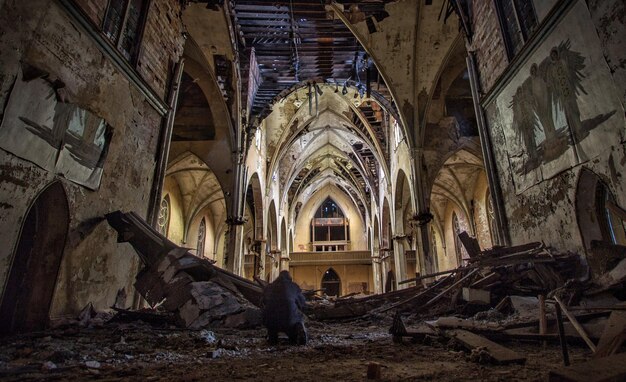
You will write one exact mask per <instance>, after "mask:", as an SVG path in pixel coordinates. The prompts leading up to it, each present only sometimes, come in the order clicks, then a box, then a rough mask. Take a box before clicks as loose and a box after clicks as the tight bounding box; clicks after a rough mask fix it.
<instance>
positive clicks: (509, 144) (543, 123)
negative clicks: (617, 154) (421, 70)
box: [486, 2, 624, 193]
mask: <svg viewBox="0 0 626 382" xmlns="http://www.w3.org/2000/svg"><path fill="white" fill-rule="evenodd" d="M585 13H587V14H586V15H585ZM618 100H619V97H618V96H617V93H616V89H615V88H614V86H613V85H612V82H611V77H610V74H609V71H608V67H607V64H606V61H605V60H604V58H603V57H602V53H601V51H600V46H599V44H598V43H597V36H596V33H595V30H594V29H593V25H591V24H590V22H589V15H588V11H587V8H586V7H585V6H584V5H583V4H581V3H580V2H578V3H577V4H576V5H574V6H573V7H572V8H571V9H570V10H569V11H568V13H567V14H566V15H565V16H564V18H563V19H562V20H561V21H560V22H559V24H558V26H556V27H555V31H554V32H553V33H551V34H549V37H548V38H546V39H545V40H544V41H543V42H541V43H539V45H538V47H537V48H536V49H535V50H534V51H533V52H531V53H530V54H529V56H528V58H527V59H526V60H525V62H524V63H523V64H522V65H520V67H519V68H518V70H517V73H515V74H514V76H513V79H512V80H511V81H510V83H509V84H508V85H507V86H505V87H504V88H503V89H502V90H501V92H500V93H499V94H498V95H496V96H495V98H494V99H493V100H492V101H491V102H490V103H489V104H488V105H486V111H487V119H488V122H489V125H490V127H491V128H492V129H501V130H502V133H503V135H504V137H505V141H506V152H507V155H508V159H509V164H510V169H511V172H512V175H513V176H512V178H513V181H514V183H515V190H516V192H517V193H521V192H523V191H524V190H525V189H527V188H529V187H531V186H533V185H535V184H537V183H539V182H541V181H543V180H545V179H550V178H552V177H554V176H555V175H557V174H558V173H560V172H562V171H565V170H567V169H569V168H571V167H573V166H576V165H579V164H581V163H584V162H587V161H589V160H591V159H593V158H594V157H596V156H598V155H599V154H601V153H602V151H603V150H605V149H606V148H607V147H608V146H609V145H610V144H611V143H617V142H619V141H620V139H621V136H622V131H623V130H624V119H623V107H622V105H621V104H620V103H619V101H618Z"/></svg>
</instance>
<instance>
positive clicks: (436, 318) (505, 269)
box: [107, 212, 626, 380]
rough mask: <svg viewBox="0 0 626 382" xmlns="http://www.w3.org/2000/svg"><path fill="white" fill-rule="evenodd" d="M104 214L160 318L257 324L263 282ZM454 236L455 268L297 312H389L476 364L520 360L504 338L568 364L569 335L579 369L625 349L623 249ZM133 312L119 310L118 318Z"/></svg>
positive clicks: (407, 331) (409, 330)
mask: <svg viewBox="0 0 626 382" xmlns="http://www.w3.org/2000/svg"><path fill="white" fill-rule="evenodd" d="M107 219H108V221H109V224H111V226H113V227H114V228H115V229H116V230H117V231H118V233H119V241H121V242H129V243H130V244H131V245H132V246H133V247H134V248H135V250H136V251H137V253H138V255H139V257H140V258H141V259H142V261H143V262H144V264H145V267H144V269H143V270H142V271H141V272H140V273H139V274H138V276H137V282H136V284H135V287H136V289H137V291H139V293H140V294H141V295H142V296H143V297H144V298H145V300H146V301H147V302H148V303H149V304H150V305H151V306H152V307H156V308H158V309H159V310H160V311H161V312H163V313H159V314H158V315H160V317H164V316H163V314H168V315H169V316H170V317H172V319H173V321H172V322H174V323H176V324H177V325H178V326H180V327H186V328H191V329H200V328H211V327H230V328H246V327H258V326H259V325H260V322H261V320H260V312H259V308H258V307H259V305H260V301H261V296H262V291H263V286H264V284H265V283H264V282H262V281H261V280H257V282H256V283H254V282H251V281H249V280H246V279H243V278H241V277H239V276H236V275H234V274H232V273H229V272H226V271H224V270H222V269H220V268H218V267H215V266H214V265H213V264H212V263H211V262H209V261H208V260H206V259H201V258H198V257H196V256H194V255H193V254H191V253H189V252H188V251H187V250H186V249H184V248H180V247H178V246H176V245H175V244H173V243H171V242H170V241H168V240H167V239H166V238H165V237H163V236H161V235H160V234H158V233H157V232H156V231H154V230H153V229H152V228H151V227H149V226H148V225H147V224H146V223H145V222H144V221H143V220H142V219H140V218H139V217H138V216H137V215H136V214H134V213H127V214H123V213H121V212H115V213H112V214H109V215H108V216H107ZM459 238H460V240H461V242H462V243H463V245H464V246H465V248H466V250H467V253H468V254H469V260H468V261H467V262H466V264H464V266H462V267H459V268H456V269H452V270H448V271H443V272H438V273H435V274H429V275H423V276H419V275H418V277H416V278H414V279H411V280H405V281H403V282H402V283H416V285H415V286H412V287H409V288H406V289H402V290H398V291H393V292H389V293H384V294H380V295H370V296H363V295H355V296H344V297H342V298H333V299H329V298H322V299H320V298H317V299H316V298H315V297H314V296H311V297H313V298H312V300H313V301H310V302H309V303H308V304H307V305H308V306H307V310H306V312H305V313H306V314H307V315H308V317H309V318H311V319H316V320H345V319H359V320H375V321H377V322H381V318H385V317H389V315H390V314H393V324H392V326H391V328H390V333H391V335H392V336H393V339H394V340H395V341H402V339H403V338H405V337H410V338H412V339H413V340H414V341H432V340H433V338H435V339H439V340H442V339H444V340H446V341H450V343H453V344H455V345H456V346H458V347H461V348H465V349H466V350H469V351H470V359H472V360H475V361H476V362H495V363H499V364H506V363H523V362H525V360H526V357H525V356H524V355H522V354H518V353H516V352H514V351H512V350H510V349H508V348H506V347H504V346H503V345H501V344H500V343H499V342H504V341H510V340H523V341H535V342H540V343H546V342H551V341H558V342H559V343H560V345H561V350H562V358H563V363H564V364H565V365H566V366H567V365H568V364H569V357H568V348H567V345H568V342H570V343H573V342H580V343H582V344H584V345H585V346H588V347H589V349H590V350H591V351H592V352H593V357H594V358H595V359H596V360H595V361H597V362H600V363H599V364H590V365H587V367H586V368H582V369H581V370H583V371H584V370H587V369H595V368H598V367H600V368H601V366H597V365H603V363H602V362H607V361H606V359H610V360H612V361H611V362H616V361H615V360H616V359H617V358H615V357H618V358H619V357H624V354H617V353H619V351H620V349H621V348H622V345H623V344H624V342H625V340H626V305H625V304H624V303H622V302H621V299H623V298H624V288H623V286H624V283H625V282H626V247H620V246H614V245H609V244H604V243H594V251H595V255H594V256H591V257H590V259H591V261H589V264H586V263H583V261H582V257H581V256H579V255H578V254H575V253H569V252H568V253H560V252H557V251H555V250H554V249H551V248H549V247H546V246H545V245H544V244H543V243H529V244H524V245H519V246H514V247H496V248H492V249H488V250H481V249H480V248H479V246H478V243H477V242H476V240H475V239H473V238H471V237H469V236H468V235H467V234H466V233H462V234H460V235H459ZM141 314H144V315H145V313H141V312H132V311H119V312H118V316H120V317H133V315H141ZM151 314H154V313H151ZM135 318H137V317H135ZM139 318H141V317H139ZM147 318H148V317H143V319H144V320H145V319H147ZM157 318H158V317H157ZM565 318H567V321H566V320H565ZM405 322H406V323H407V324H409V326H410V327H407V326H406V324H405ZM494 341H497V342H494ZM595 361H594V362H595ZM622 364H624V363H623V362H622ZM624 367H625V368H626V366H624ZM567 370H569V371H570V372H571V370H572V369H569V368H568V369H567ZM612 370H613V371H614V372H618V373H619V372H622V371H620V370H621V369H620V368H617V369H615V368H612ZM623 372H624V373H625V374H624V375H626V370H623ZM556 373H557V374H555V375H557V376H563V375H565V374H563V373H565V372H561V371H560V372H556ZM558 373H561V374H558ZM620 375H621V374H620ZM555 380H559V377H555ZM574 380H576V379H574Z"/></svg>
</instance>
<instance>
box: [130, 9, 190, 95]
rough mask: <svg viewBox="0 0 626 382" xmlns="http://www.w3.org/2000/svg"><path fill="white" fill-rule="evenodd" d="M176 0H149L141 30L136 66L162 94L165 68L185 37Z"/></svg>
mask: <svg viewBox="0 0 626 382" xmlns="http://www.w3.org/2000/svg"><path fill="white" fill-rule="evenodd" d="M181 12H182V10H181V7H180V2H179V1H176V0H152V4H151V5H150V10H149V12H148V19H147V20H146V29H145V30H144V35H143V42H142V45H141V52H140V53H139V61H138V62H137V70H138V71H139V73H140V74H141V76H142V77H143V78H144V79H145V80H146V81H147V82H148V83H149V84H150V86H152V88H153V89H154V90H155V91H156V92H157V93H158V94H159V95H161V96H162V97H165V93H166V88H167V84H168V78H169V71H170V68H171V65H172V63H175V62H178V58H179V57H180V56H181V55H182V53H183V45H184V43H185V39H184V37H183V24H182V19H181V17H182V16H181Z"/></svg>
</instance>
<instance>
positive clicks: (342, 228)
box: [311, 198, 350, 251]
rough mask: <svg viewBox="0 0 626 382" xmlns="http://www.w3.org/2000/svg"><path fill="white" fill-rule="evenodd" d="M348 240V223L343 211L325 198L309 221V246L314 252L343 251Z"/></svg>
mask: <svg viewBox="0 0 626 382" xmlns="http://www.w3.org/2000/svg"><path fill="white" fill-rule="evenodd" d="M349 240H350V231H349V222H348V219H346V218H345V217H344V214H343V211H342V210H341V208H339V206H338V205H337V203H335V201H334V200H333V199H331V198H327V199H326V200H325V201H324V203H322V205H321V206H320V207H319V208H318V210H317V211H316V212H315V217H314V218H313V219H311V243H312V244H311V246H312V248H313V250H314V251H345V250H347V249H348V241H349Z"/></svg>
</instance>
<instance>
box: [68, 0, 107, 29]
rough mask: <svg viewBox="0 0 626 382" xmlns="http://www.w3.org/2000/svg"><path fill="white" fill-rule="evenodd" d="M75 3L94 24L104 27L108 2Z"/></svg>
mask: <svg viewBox="0 0 626 382" xmlns="http://www.w3.org/2000/svg"><path fill="white" fill-rule="evenodd" d="M74 2H75V3H76V5H78V6H79V7H80V8H81V9H82V10H83V12H85V13H86V14H87V16H88V17H89V18H90V19H91V21H93V23H94V24H96V25H98V26H102V20H103V19H104V14H105V12H106V9H107V4H108V3H109V1H108V0H74Z"/></svg>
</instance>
